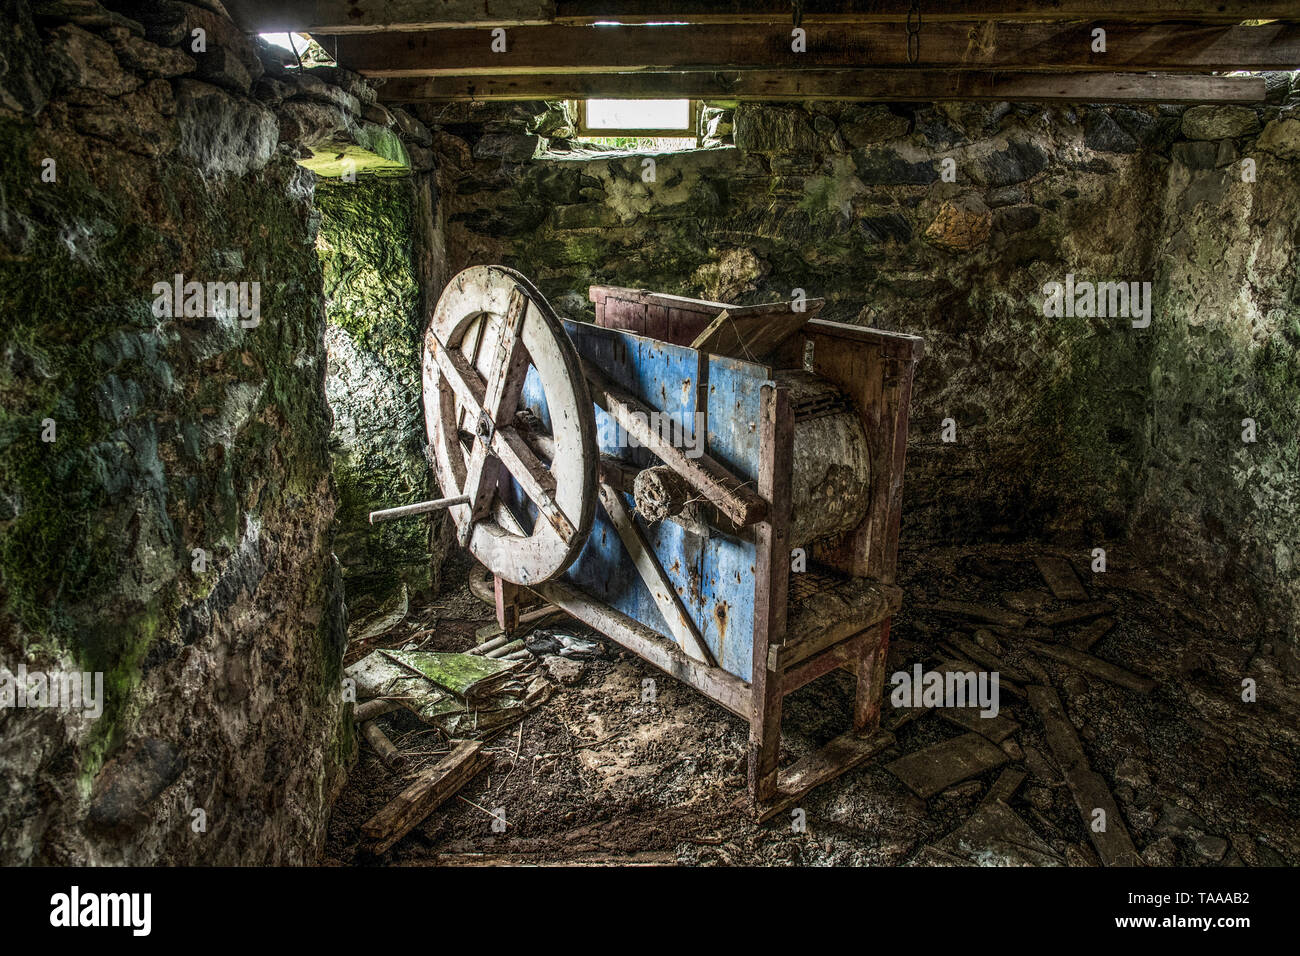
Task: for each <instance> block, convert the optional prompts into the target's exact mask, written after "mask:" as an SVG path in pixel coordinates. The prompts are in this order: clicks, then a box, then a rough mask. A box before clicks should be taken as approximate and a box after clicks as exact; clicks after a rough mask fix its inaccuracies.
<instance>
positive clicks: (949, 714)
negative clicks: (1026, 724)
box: [938, 707, 1020, 744]
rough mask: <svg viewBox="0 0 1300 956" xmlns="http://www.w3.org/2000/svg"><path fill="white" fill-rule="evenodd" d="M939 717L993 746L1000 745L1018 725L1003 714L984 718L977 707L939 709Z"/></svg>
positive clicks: (1017, 728) (1018, 727)
mask: <svg viewBox="0 0 1300 956" xmlns="http://www.w3.org/2000/svg"><path fill="white" fill-rule="evenodd" d="M938 710H939V716H940V717H943V718H944V719H945V720H948V721H949V722H951V723H954V724H956V725H957V726H958V727H960V728H961V729H962V730H969V731H972V732H974V733H977V734H979V735H980V736H981V737H987V738H988V739H989V740H991V741H992V742H993V743H995V744H1000V743H1002V741H1004V740H1006V739H1007V738H1008V737H1010V736H1011V735H1012V734H1014V733H1015V732H1016V731H1017V730H1019V729H1020V725H1019V724H1018V723H1016V722H1015V721H1014V720H1012V719H1011V718H1010V717H1008V716H1006V715H1005V714H1002V713H998V714H997V715H995V716H993V717H985V716H984V715H983V714H982V713H980V709H979V708H978V707H940V708H938Z"/></svg>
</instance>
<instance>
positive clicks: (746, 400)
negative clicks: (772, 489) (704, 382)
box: [708, 355, 772, 481]
mask: <svg viewBox="0 0 1300 956" xmlns="http://www.w3.org/2000/svg"><path fill="white" fill-rule="evenodd" d="M771 377H772V375H771V370H770V369H768V368H767V366H765V365H755V364H754V363H753V362H742V361H740V360H739V359H733V358H727V357H726V356H723V355H710V356H709V408H708V413H709V454H710V455H712V456H713V457H714V458H716V459H717V460H718V461H719V462H721V463H722V464H724V465H726V466H727V467H728V468H729V469H731V471H732V473H733V474H736V475H738V476H739V477H741V478H748V479H750V480H751V481H757V480H758V461H759V424H760V421H759V420H760V417H761V409H762V402H761V400H762V388H763V385H764V383H766V382H768V381H770V380H771Z"/></svg>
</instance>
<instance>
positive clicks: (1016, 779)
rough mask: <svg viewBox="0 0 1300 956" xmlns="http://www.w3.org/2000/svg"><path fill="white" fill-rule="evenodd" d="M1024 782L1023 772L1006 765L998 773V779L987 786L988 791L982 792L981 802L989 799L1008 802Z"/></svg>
mask: <svg viewBox="0 0 1300 956" xmlns="http://www.w3.org/2000/svg"><path fill="white" fill-rule="evenodd" d="M1024 782H1025V772H1024V771H1023V770H1017V769H1016V768H1015V767H1008V768H1007V769H1006V770H1003V771H1002V773H1000V774H999V775H998V779H997V780H994V781H993V786H991V787H989V792H988V793H986V794H984V799H983V800H982V801H980V802H981V803H988V802H989V801H990V800H997V801H999V802H1001V803H1010V802H1011V798H1012V797H1014V796H1015V795H1016V791H1017V790H1019V789H1020V785H1021V784H1022V783H1024Z"/></svg>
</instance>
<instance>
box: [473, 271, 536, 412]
mask: <svg viewBox="0 0 1300 956" xmlns="http://www.w3.org/2000/svg"><path fill="white" fill-rule="evenodd" d="M527 315H528V298H527V296H525V295H524V293H523V290H522V289H520V288H519V287H518V286H515V288H514V290H513V291H512V292H511V293H510V304H509V305H508V306H507V307H506V314H505V315H504V316H503V317H502V321H501V335H500V337H499V339H498V340H497V351H496V355H495V356H494V359H493V362H492V369H491V371H490V372H489V373H488V380H487V395H486V397H485V399H484V402H483V410H484V411H486V412H487V413H488V416H489V417H490V418H491V419H492V421H493V422H495V423H498V424H509V423H510V422H511V421H513V419H514V417H515V411H516V409H518V408H519V396H520V395H521V394H523V390H524V379H525V378H526V377H527V376H528V350H527V349H525V348H524V340H523V331H524V319H525V318H526V317H527Z"/></svg>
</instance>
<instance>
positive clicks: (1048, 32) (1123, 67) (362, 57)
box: [335, 21, 1300, 76]
mask: <svg viewBox="0 0 1300 956" xmlns="http://www.w3.org/2000/svg"><path fill="white" fill-rule="evenodd" d="M1097 26H1102V27H1104V28H1105V30H1106V52H1104V53H1100V52H1093V49H1092V47H1093V42H1092V40H1093V36H1092V31H1093V29H1094V27H1097ZM493 40H494V37H493V35H492V32H491V31H488V30H421V31H414V32H386V33H367V34H343V35H340V36H338V37H337V38H335V43H336V44H337V57H338V60H339V62H340V63H342V64H343V65H344V66H347V67H349V68H350V69H354V70H358V71H360V72H363V73H367V74H369V75H372V76H437V75H458V76H473V75H501V74H511V73H607V72H608V73H617V72H634V71H642V70H645V71H695V70H703V71H715V70H737V69H766V70H772V69H785V70H800V69H850V68H862V67H867V66H871V67H875V68H891V67H905V68H911V69H925V68H929V69H943V70H1042V71H1058V70H1059V71H1086V72H1093V71H1095V72H1116V71H1142V72H1146V71H1157V72H1159V71H1171V72H1184V71H1185V72H1208V71H1229V70H1273V69H1288V68H1292V67H1294V66H1295V65H1296V64H1297V63H1300V23H1282V22H1275V23H1267V24H1260V25H1256V26H1241V25H1195V24H1169V23H1161V24H1141V23H1124V22H1113V21H1107V22H1103V23H1095V22H1092V21H1085V22H1075V23H1047V22H1027V21H1026V22H1021V21H1011V22H993V21H986V22H983V23H980V22H976V21H945V22H940V23H928V24H926V25H925V27H924V28H923V30H922V32H921V38H920V52H919V60H918V61H917V62H916V63H915V64H909V63H908V60H907V30H906V27H905V26H904V25H903V24H901V23H864V24H857V25H854V26H846V25H823V26H810V27H809V28H808V37H807V52H803V53H800V52H795V51H793V50H792V49H791V45H792V44H791V42H790V31H789V30H786V29H785V28H784V27H774V26H768V25H761V24H692V25H684V24H675V25H660V26H521V27H514V28H511V29H510V30H508V31H507V37H506V48H505V51H504V52H497V51H496V50H494V49H493V46H494V43H493Z"/></svg>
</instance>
